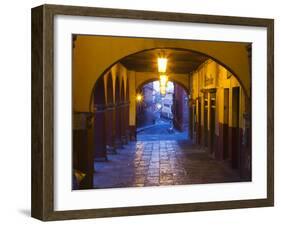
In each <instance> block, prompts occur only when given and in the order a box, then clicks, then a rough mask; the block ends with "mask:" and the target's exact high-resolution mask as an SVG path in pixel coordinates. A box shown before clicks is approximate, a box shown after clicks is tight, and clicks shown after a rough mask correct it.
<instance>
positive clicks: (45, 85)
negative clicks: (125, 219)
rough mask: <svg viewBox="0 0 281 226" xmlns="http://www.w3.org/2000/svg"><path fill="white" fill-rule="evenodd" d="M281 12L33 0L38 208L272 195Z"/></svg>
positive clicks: (65, 211)
mask: <svg viewBox="0 0 281 226" xmlns="http://www.w3.org/2000/svg"><path fill="white" fill-rule="evenodd" d="M273 34H274V21H273V20H272V19H261V18H242V17H228V16H211V15H195V14H183V13H167V12H152V11H135V10H123V9H107V8H89V7H76V6H59V5H42V6H39V7H36V8H33V9H32V216H33V217H35V218H38V219H41V220H44V221H47V220H63V219H80V218H96V217H114V216H128V215H141V214H159V213H173V212H187V211H202V210H218V209H233V208H250V207H265V206H273V204H274V172H273V169H274V153H273V149H274V103H273V100H274V89H273V87H274V70H273V62H274V35H273Z"/></svg>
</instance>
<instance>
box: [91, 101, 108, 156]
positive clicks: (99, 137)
mask: <svg viewBox="0 0 281 226" xmlns="http://www.w3.org/2000/svg"><path fill="white" fill-rule="evenodd" d="M105 126H106V124H105V105H95V113H94V157H95V161H106V160H107V154H106V129H105V128H106V127H105Z"/></svg>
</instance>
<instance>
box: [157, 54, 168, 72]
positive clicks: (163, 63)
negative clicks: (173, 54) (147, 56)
mask: <svg viewBox="0 0 281 226" xmlns="http://www.w3.org/2000/svg"><path fill="white" fill-rule="evenodd" d="M157 62H158V72H159V73H165V72H166V69H167V62H168V59H167V58H165V57H159V58H158V59H157Z"/></svg>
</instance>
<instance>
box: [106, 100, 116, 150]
mask: <svg viewBox="0 0 281 226" xmlns="http://www.w3.org/2000/svg"><path fill="white" fill-rule="evenodd" d="M105 117H106V120H105V126H106V149H107V153H108V154H116V148H115V107H114V105H113V104H109V105H107V107H106V113H105Z"/></svg>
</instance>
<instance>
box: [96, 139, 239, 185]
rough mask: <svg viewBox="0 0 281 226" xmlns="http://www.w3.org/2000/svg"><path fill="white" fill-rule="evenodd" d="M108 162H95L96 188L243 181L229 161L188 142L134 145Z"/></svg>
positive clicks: (122, 150)
mask: <svg viewBox="0 0 281 226" xmlns="http://www.w3.org/2000/svg"><path fill="white" fill-rule="evenodd" d="M108 159H109V160H108V161H107V162H96V163H95V174H94V188H117V187H143V186H159V185H180V184H199V183H200V184H201V183H221V182H234V181H239V180H240V178H239V176H238V175H237V173H236V172H235V171H234V170H232V169H231V168H230V167H229V166H227V164H226V163H225V162H219V161H217V160H214V159H212V158H211V157H210V156H208V154H207V153H206V152H205V151H204V150H202V149H200V148H199V147H198V146H195V145H192V144H191V143H190V142H188V141H187V140H185V141H175V140H168V141H164V140H162V141H137V142H131V143H130V144H129V145H127V146H125V148H124V149H120V150H118V154H115V155H109V157H108Z"/></svg>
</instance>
